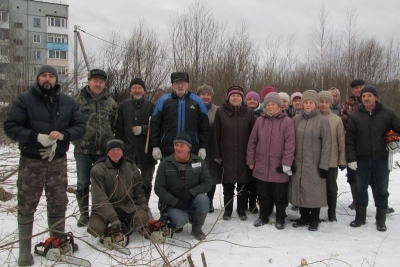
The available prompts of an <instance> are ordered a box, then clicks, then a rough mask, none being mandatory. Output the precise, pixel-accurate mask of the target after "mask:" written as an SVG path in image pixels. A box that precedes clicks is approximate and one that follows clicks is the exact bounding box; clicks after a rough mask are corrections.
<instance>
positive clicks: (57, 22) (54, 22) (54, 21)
mask: <svg viewBox="0 0 400 267" xmlns="http://www.w3.org/2000/svg"><path fill="white" fill-rule="evenodd" d="M47 26H51V27H60V28H68V19H64V18H57V17H47Z"/></svg>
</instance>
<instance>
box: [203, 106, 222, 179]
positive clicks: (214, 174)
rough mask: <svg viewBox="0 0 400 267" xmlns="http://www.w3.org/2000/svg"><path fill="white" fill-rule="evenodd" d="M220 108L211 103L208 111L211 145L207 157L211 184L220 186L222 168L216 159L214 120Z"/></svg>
mask: <svg viewBox="0 0 400 267" xmlns="http://www.w3.org/2000/svg"><path fill="white" fill-rule="evenodd" d="M218 108H219V107H218V106H217V105H215V104H213V103H211V107H210V109H209V110H208V111H207V114H208V122H209V124H210V133H211V135H210V144H209V146H208V148H207V156H206V159H205V162H206V164H207V168H208V171H209V172H210V175H211V182H212V184H213V185H216V184H220V183H221V180H222V166H221V164H218V163H217V162H216V161H215V160H214V159H215V140H214V118H215V113H217V109H218Z"/></svg>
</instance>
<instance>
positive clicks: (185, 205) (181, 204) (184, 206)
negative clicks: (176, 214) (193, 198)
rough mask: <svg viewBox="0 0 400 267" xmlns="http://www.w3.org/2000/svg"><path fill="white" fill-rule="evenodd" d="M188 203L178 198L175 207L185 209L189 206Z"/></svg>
mask: <svg viewBox="0 0 400 267" xmlns="http://www.w3.org/2000/svg"><path fill="white" fill-rule="evenodd" d="M187 205H188V204H187V203H185V202H183V201H181V200H178V203H176V205H175V208H177V209H179V210H185V209H186V208H187Z"/></svg>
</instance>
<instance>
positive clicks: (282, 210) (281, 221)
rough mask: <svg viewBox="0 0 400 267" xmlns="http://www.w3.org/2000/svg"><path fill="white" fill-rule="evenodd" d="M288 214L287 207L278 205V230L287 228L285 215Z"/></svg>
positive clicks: (276, 220)
mask: <svg viewBox="0 0 400 267" xmlns="http://www.w3.org/2000/svg"><path fill="white" fill-rule="evenodd" d="M285 215H286V207H284V206H281V207H276V219H275V228H276V229H278V230H282V229H285V217H286V216H285Z"/></svg>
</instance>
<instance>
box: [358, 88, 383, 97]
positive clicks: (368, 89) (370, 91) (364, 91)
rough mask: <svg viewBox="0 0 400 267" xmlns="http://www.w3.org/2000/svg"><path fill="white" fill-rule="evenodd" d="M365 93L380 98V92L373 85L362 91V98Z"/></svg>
mask: <svg viewBox="0 0 400 267" xmlns="http://www.w3.org/2000/svg"><path fill="white" fill-rule="evenodd" d="M364 93H371V94H373V95H374V96H376V97H379V96H378V91H377V90H376V88H375V87H373V86H372V85H367V86H365V87H364V88H363V89H362V90H361V94H360V96H362V95H363V94H364Z"/></svg>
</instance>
